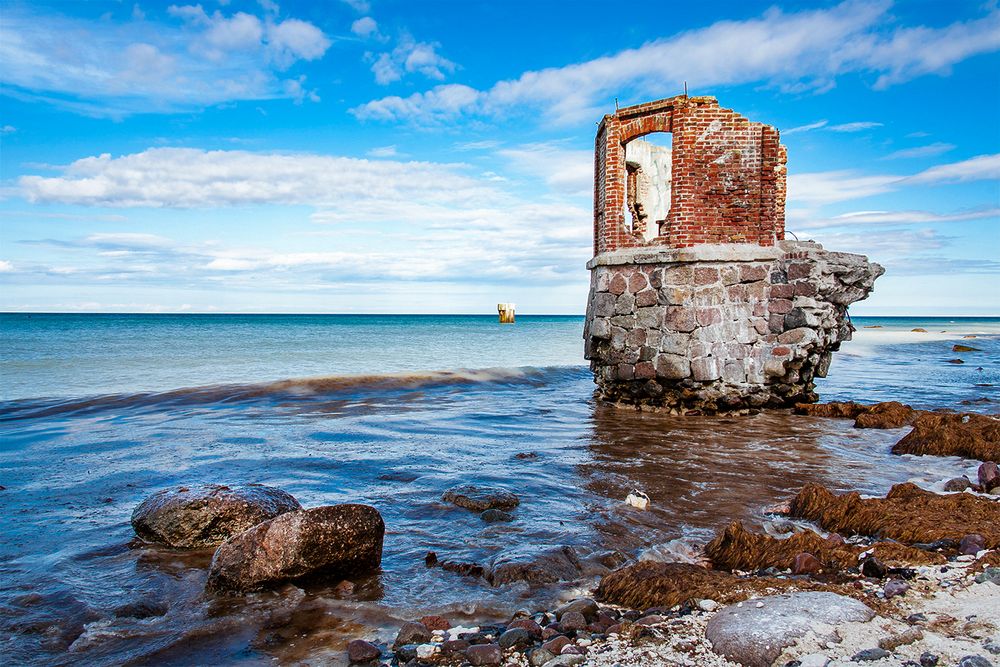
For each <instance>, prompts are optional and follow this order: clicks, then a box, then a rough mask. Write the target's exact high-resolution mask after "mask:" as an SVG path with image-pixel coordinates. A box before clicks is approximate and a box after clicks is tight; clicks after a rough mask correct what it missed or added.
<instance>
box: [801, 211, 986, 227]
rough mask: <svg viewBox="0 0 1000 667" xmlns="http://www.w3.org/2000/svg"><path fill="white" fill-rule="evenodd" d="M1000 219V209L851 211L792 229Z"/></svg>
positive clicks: (806, 218)
mask: <svg viewBox="0 0 1000 667" xmlns="http://www.w3.org/2000/svg"><path fill="white" fill-rule="evenodd" d="M991 218H996V219H1000V209H998V208H984V209H980V210H974V211H962V212H958V213H948V214H940V213H933V212H931V211H852V212H850V213H843V214H841V215H835V216H833V217H831V218H827V219H812V218H809V217H805V218H803V219H800V220H794V225H793V226H792V228H793V229H794V230H799V229H819V228H824V227H848V226H854V225H862V226H865V225H912V224H935V223H941V222H965V221H969V220H987V219H991Z"/></svg>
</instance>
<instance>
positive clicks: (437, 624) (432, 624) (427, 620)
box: [420, 616, 451, 632]
mask: <svg viewBox="0 0 1000 667" xmlns="http://www.w3.org/2000/svg"><path fill="white" fill-rule="evenodd" d="M420 623H421V624H423V626H424V627H425V628H427V629H428V630H430V631H431V632H434V631H435V630H447V629H449V628H450V627H451V623H449V622H448V619H447V618H445V617H444V616H423V617H421V619H420Z"/></svg>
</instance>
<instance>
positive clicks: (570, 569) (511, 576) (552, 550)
mask: <svg viewBox="0 0 1000 667" xmlns="http://www.w3.org/2000/svg"><path fill="white" fill-rule="evenodd" d="M582 569H583V568H582V566H581V565H580V559H579V558H577V556H576V552H575V551H574V550H573V548H572V547H567V546H561V547H542V548H539V549H532V548H526V549H522V550H511V551H508V552H506V553H502V554H500V555H498V556H497V557H495V558H494V559H493V562H492V563H491V564H490V568H489V570H488V571H487V573H486V579H487V581H489V582H490V583H491V584H492V585H494V586H503V585H505V584H510V583H514V582H516V581H524V582H527V583H529V584H531V585H533V586H534V585H540V584H552V583H555V582H557V581H572V580H574V579H576V578H578V577H579V576H580V575H581V573H582Z"/></svg>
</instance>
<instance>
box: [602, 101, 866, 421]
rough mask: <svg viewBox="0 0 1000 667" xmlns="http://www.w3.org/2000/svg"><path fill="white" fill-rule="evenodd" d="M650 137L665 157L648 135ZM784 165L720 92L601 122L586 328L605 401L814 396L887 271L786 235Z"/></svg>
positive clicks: (737, 403)
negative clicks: (856, 306)
mask: <svg viewBox="0 0 1000 667" xmlns="http://www.w3.org/2000/svg"><path fill="white" fill-rule="evenodd" d="M655 132H668V133H670V134H671V136H672V148H671V149H666V148H663V147H660V146H657V145H656V144H652V143H650V142H648V141H645V140H644V139H642V137H645V136H646V135H648V134H651V133H655ZM785 162H786V151H785V147H784V146H782V145H781V143H780V142H779V137H778V131H777V130H776V129H775V128H773V127H770V126H768V125H764V124H762V123H754V122H751V121H750V120H748V119H746V118H744V117H743V116H740V115H739V114H736V113H734V112H733V111H731V110H729V109H723V108H721V107H720V106H719V104H718V102H717V101H716V100H715V98H713V97H688V96H686V95H684V96H678V97H673V98H669V99H665V100H660V101H657V102H649V103H646V104H639V105H636V106H631V107H626V108H622V109H619V110H618V111H616V112H615V113H614V114H611V115H607V116H605V117H604V119H603V120H602V121H601V124H600V127H599V128H598V131H597V140H596V145H595V150H594V258H593V259H592V260H591V261H590V262H589V263H588V264H587V268H588V269H590V272H591V281H590V296H589V299H588V304H587V319H586V324H585V326H584V341H585V356H586V358H587V359H589V360H590V365H591V369H592V370H593V372H594V380H595V382H596V383H597V386H598V392H599V394H600V396H601V397H602V398H604V399H605V400H609V401H613V402H617V403H626V404H633V405H640V406H644V405H648V406H656V407H660V408H666V409H669V410H671V411H675V412H695V413H715V412H741V411H747V410H751V409H756V408H761V407H784V406H788V405H791V404H793V403H796V402H809V401H815V400H816V394H815V393H814V392H813V386H814V385H813V379H814V378H815V377H824V376H825V375H826V371H827V369H828V368H829V365H830V359H831V354H832V352H834V351H835V350H837V349H838V348H839V346H840V342H841V341H844V340H849V339H850V337H851V332H852V331H853V327H852V326H851V324H850V320H849V318H848V316H847V306H848V305H849V304H851V303H853V302H855V301H859V300H861V299H864V298H866V297H867V296H868V294H869V293H870V292H871V290H872V288H873V286H874V282H875V279H876V278H878V277H879V276H880V275H882V273H883V272H884V270H883V269H882V267H881V266H879V265H878V264H873V263H870V262H869V261H868V259H867V258H866V257H864V256H862V255H852V254H846V253H837V252H829V251H826V250H824V249H823V248H822V246H820V245H819V244H817V243H813V242H799V241H785V240H784V237H785V171H786V170H785Z"/></svg>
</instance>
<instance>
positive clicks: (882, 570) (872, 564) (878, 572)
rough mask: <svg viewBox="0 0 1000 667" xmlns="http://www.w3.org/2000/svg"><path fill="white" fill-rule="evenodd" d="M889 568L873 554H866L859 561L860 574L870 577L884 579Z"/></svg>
mask: <svg viewBox="0 0 1000 667" xmlns="http://www.w3.org/2000/svg"><path fill="white" fill-rule="evenodd" d="M888 573H889V568H887V567H886V566H885V564H884V563H883V562H882V561H880V560H879V559H878V558H875V556H867V557H865V559H864V560H863V561H861V574H863V575H864V576H866V577H871V578H872V579H884V578H885V575H887V574H888Z"/></svg>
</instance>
